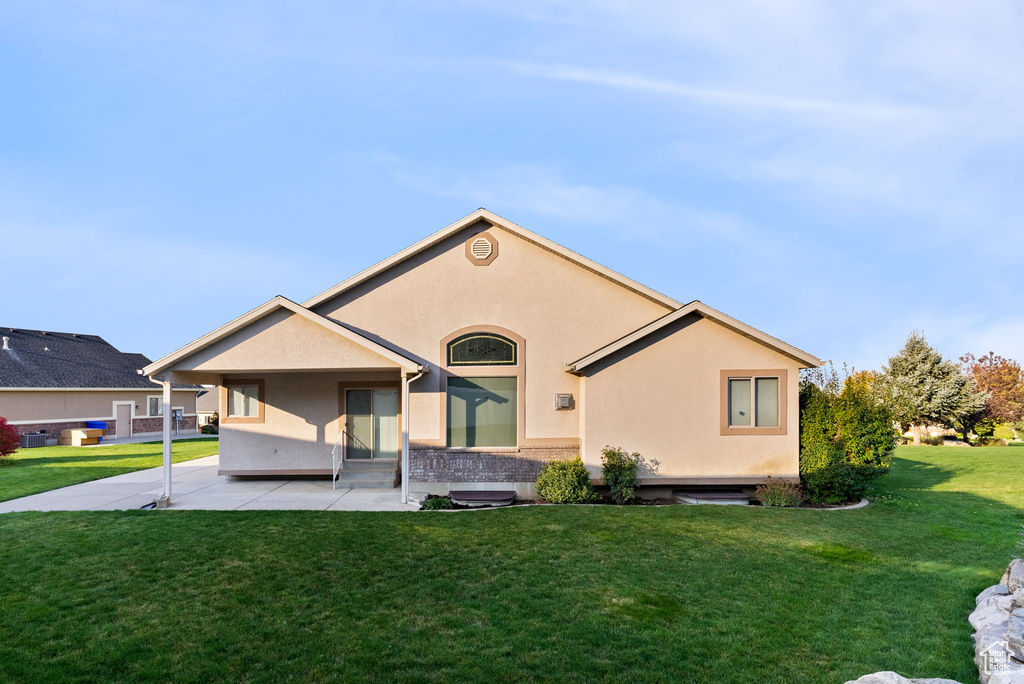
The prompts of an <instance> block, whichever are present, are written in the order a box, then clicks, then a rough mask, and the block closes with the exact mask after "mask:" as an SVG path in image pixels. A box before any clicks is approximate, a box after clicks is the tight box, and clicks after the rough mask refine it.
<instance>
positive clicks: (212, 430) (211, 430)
mask: <svg viewBox="0 0 1024 684" xmlns="http://www.w3.org/2000/svg"><path fill="white" fill-rule="evenodd" d="M199 431H200V432H201V433H202V434H204V435H216V434H217V426H216V425H212V424H207V425H204V426H203V427H201V428H199Z"/></svg>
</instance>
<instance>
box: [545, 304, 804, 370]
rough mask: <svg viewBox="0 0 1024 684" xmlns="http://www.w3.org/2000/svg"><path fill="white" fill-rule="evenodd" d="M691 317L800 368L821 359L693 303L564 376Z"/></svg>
mask: <svg viewBox="0 0 1024 684" xmlns="http://www.w3.org/2000/svg"><path fill="white" fill-rule="evenodd" d="M691 313H696V314H698V315H700V316H701V317H702V318H706V319H708V320H711V321H714V322H716V323H718V324H719V325H723V326H725V327H726V328H729V329H730V330H733V331H734V332H736V333H739V334H741V335H743V336H744V337H748V338H750V339H752V340H754V341H755V342H758V343H760V344H763V345H764V346H766V347H769V348H770V349H773V350H775V351H777V352H779V353H780V354H784V355H786V356H788V357H790V358H792V359H793V360H794V361H797V362H798V363H800V364H803V367H804V368H817V367H818V366H820V365H821V364H822V361H821V359H819V358H818V357H816V356H813V355H811V354H808V353H807V352H805V351H803V350H802V349H798V348H797V347H794V346H793V345H791V344H787V343H786V342H783V341H782V340H780V339H778V338H776V337H772V336H771V335H768V334H767V333H764V332H762V331H760V330H758V329H757V328H754V327H753V326H750V325H747V324H746V323H743V322H742V321H739V320H737V319H735V318H733V317H732V316H729V315H728V314H724V313H722V312H721V311H718V310H717V309H714V308H712V307H710V306H708V305H706V304H704V303H703V302H700V301H693V302H690V303H689V304H686V305H685V306H681V307H679V308H678V309H676V310H675V311H673V312H672V313H669V314H667V315H665V316H662V317H661V318H658V319H656V320H654V321H651V322H650V323H648V324H647V325H645V326H642V327H640V328H637V329H636V330H634V331H633V332H631V333H629V334H627V335H624V336H622V337H620V338H619V339H617V340H615V341H614V342H611V343H609V344H606V345H605V346H603V347H601V348H600V349H597V350H595V351H593V352H591V353H590V354H587V355H586V356H583V357H581V358H579V359H577V360H576V361H573V362H570V363H567V364H565V371H566V372H568V373H581V372H582V371H583V370H584V369H585V368H586V367H587V366H590V365H591V364H593V363H595V362H597V361H600V360H601V359H603V358H605V357H606V356H609V355H610V354H614V353H615V352H617V351H619V350H620V349H624V348H625V347H628V346H629V345H631V344H633V343H634V342H637V341H639V340H641V339H643V338H644V337H646V336H647V335H650V334H651V333H653V332H655V331H657V330H660V329H661V328H663V327H665V326H666V325H669V324H671V323H673V322H675V321H677V320H679V319H680V318H683V317H684V316H687V315H689V314H691Z"/></svg>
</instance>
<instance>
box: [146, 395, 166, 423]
mask: <svg viewBox="0 0 1024 684" xmlns="http://www.w3.org/2000/svg"><path fill="white" fill-rule="evenodd" d="M146 399H147V402H146V403H147V409H146V410H147V412H146V415H147V416H150V417H153V418H155V417H156V416H162V415H164V398H163V397H146Z"/></svg>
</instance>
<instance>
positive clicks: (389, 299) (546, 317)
mask: <svg viewBox="0 0 1024 684" xmlns="http://www.w3.org/2000/svg"><path fill="white" fill-rule="evenodd" d="M485 229H487V231H488V232H489V233H490V234H491V235H492V236H494V237H495V238H497V240H498V257H497V258H496V259H494V261H493V262H491V263H490V264H489V265H487V266H477V265H474V264H473V263H471V262H470V261H469V260H467V258H466V255H465V242H466V240H468V239H469V238H471V237H472V236H473V235H475V234H477V233H480V232H483V231H484V230H485ZM315 310H316V311H317V312H318V313H321V314H323V315H326V316H329V317H332V318H336V319H337V320H339V321H343V322H344V323H345V324H346V325H350V326H353V327H355V328H359V329H363V330H366V331H369V332H371V333H372V334H374V335H379V336H381V337H382V338H384V339H386V340H389V341H390V342H392V343H394V344H396V345H398V346H399V347H400V348H401V349H403V350H405V351H407V352H408V353H410V354H412V355H413V357H414V358H417V359H422V361H423V362H424V363H426V364H429V366H430V373H429V374H428V375H427V376H425V377H424V378H423V379H421V380H418V381H416V382H415V383H414V384H413V385H412V386H411V390H412V396H411V398H410V403H411V404H412V412H411V437H412V439H413V440H414V441H435V442H440V441H441V440H444V439H445V434H444V432H443V430H442V414H441V411H442V408H441V402H440V401H439V399H438V395H439V392H440V388H441V381H442V377H443V374H444V372H445V370H444V367H443V364H442V361H443V359H442V357H441V340H442V339H444V338H445V337H446V336H448V335H449V334H451V333H453V332H455V331H457V330H460V329H462V328H467V327H471V326H480V325H492V326H498V327H502V328H505V329H507V330H510V331H512V332H513V333H515V334H517V335H519V336H521V337H523V338H525V340H526V342H525V345H524V348H523V350H522V352H523V353H522V358H523V361H524V362H525V364H526V416H525V426H524V427H525V437H526V439H533V440H538V439H539V440H545V439H575V438H578V437H579V413H578V412H577V411H556V410H555V408H554V395H555V394H556V393H573V394H575V395H576V397H577V399H578V398H579V379H578V378H576V377H575V376H572V375H570V374H568V373H566V372H565V371H564V370H563V364H565V363H566V362H569V361H574V360H576V359H577V358H579V357H581V356H583V355H585V354H587V353H590V352H592V351H594V350H595V349H597V348H598V347H600V346H602V345H604V344H607V343H608V342H611V341H613V340H615V339H617V338H618V337H621V336H622V335H624V334H626V333H628V332H631V331H633V330H635V329H636V328H639V327H640V326H641V325H644V324H645V323H649V322H650V321H652V320H654V319H655V318H657V317H659V316H662V315H664V314H665V313H667V312H668V309H667V308H666V307H664V306H662V305H660V304H657V303H655V302H653V301H651V300H649V299H646V298H644V297H641V296H640V295H638V294H635V293H633V292H630V291H628V290H626V289H625V288H623V287H622V286H620V285H618V284H615V283H613V282H611V281H609V280H608V279H606V278H604V277H602V276H599V275H597V274H595V273H592V272H590V271H587V270H585V269H583V268H580V267H579V266H577V265H575V264H573V263H570V262H568V261H566V260H565V259H564V258H562V257H560V256H558V255H556V254H554V253H552V252H549V251H547V250H545V249H542V248H540V247H538V246H537V245H534V244H532V243H529V242H527V241H526V240H524V239H522V238H519V237H517V236H515V235H513V234H511V233H508V232H506V231H504V230H502V229H500V228H495V227H491V226H490V225H489V224H479V225H477V226H474V227H472V228H469V229H467V230H464V231H462V232H461V233H459V234H458V235H456V236H454V237H452V238H450V239H448V240H446V241H444V242H442V243H440V244H438V245H436V246H435V247H433V248H431V249H429V250H427V251H426V252H424V253H422V254H420V255H418V256H416V257H413V258H411V259H409V260H408V261H406V262H404V263H403V264H401V265H400V266H397V267H395V268H392V269H391V270H389V271H386V272H385V273H383V274H382V275H380V276H378V277H376V278H374V279H372V280H370V281H368V282H367V283H364V284H362V285H360V286H359V287H357V288H354V289H353V290H350V291H349V292H346V293H343V294H341V295H339V296H338V297H335V298H334V299H331V300H328V301H327V302H324V303H323V304H321V305H320V306H318V307H316V309H315ZM465 374H467V375H468V374H471V373H470V372H469V370H468V369H467V371H466V373H465Z"/></svg>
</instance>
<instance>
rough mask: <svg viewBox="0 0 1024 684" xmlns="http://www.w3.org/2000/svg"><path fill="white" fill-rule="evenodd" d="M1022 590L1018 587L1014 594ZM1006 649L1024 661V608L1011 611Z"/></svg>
mask: <svg viewBox="0 0 1024 684" xmlns="http://www.w3.org/2000/svg"><path fill="white" fill-rule="evenodd" d="M1021 591H1022V590H1020V589H1018V590H1017V593H1016V594H1014V596H1016V595H1017V594H1019V593H1021ZM1006 650H1007V651H1009V652H1010V655H1011V656H1013V657H1014V658H1016V659H1017V660H1019V661H1022V662H1024V608H1017V609H1015V610H1014V611H1013V612H1011V613H1010V620H1009V626H1008V627H1007V629H1006Z"/></svg>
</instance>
